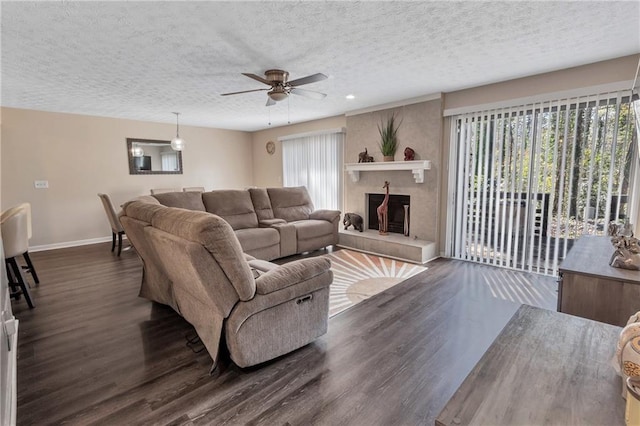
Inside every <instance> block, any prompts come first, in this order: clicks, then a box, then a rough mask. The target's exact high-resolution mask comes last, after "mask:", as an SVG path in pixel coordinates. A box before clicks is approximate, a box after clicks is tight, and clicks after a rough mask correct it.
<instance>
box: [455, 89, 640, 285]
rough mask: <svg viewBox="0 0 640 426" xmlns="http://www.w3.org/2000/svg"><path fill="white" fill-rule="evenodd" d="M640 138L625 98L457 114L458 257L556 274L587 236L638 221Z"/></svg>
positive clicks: (456, 233) (456, 253)
mask: <svg viewBox="0 0 640 426" xmlns="http://www.w3.org/2000/svg"><path fill="white" fill-rule="evenodd" d="M636 138H637V136H636V132H635V125H634V114H633V112H632V108H631V107H630V102H629V97H628V96H622V95H618V94H616V95H613V96H605V97H592V98H578V99H571V100H562V101H552V102H546V103H540V104H533V105H527V106H522V107H518V108H506V109H496V110H490V111H481V112H477V113H472V114H465V115H460V116H457V117H455V119H454V120H453V128H452V144H453V145H454V147H453V151H454V157H453V158H455V159H456V161H457V164H456V165H455V166H456V168H457V173H456V178H455V185H456V190H455V195H454V197H455V206H456V208H455V218H454V219H453V226H452V228H453V229H452V230H453V235H452V238H451V249H452V254H453V257H455V258H459V259H466V260H472V261H477V262H481V263H489V264H494V265H498V266H505V267H509V268H514V269H521V270H527V271H533V272H540V273H545V274H555V273H556V271H557V269H558V264H559V262H560V260H561V259H563V258H564V257H565V256H566V253H567V251H568V250H569V248H570V247H571V245H572V244H573V242H574V240H575V239H576V238H578V237H579V236H580V235H583V234H605V233H606V230H607V226H608V224H609V222H611V221H619V222H624V221H626V220H628V219H629V214H630V208H631V203H630V201H631V200H630V197H631V196H632V195H633V191H632V189H633V188H631V186H632V182H633V180H632V179H631V177H632V175H633V173H636V172H637V171H636V170H635V169H636V168H637V154H636V153H635V150H636V149H637V142H636ZM639 189H640V188H639Z"/></svg>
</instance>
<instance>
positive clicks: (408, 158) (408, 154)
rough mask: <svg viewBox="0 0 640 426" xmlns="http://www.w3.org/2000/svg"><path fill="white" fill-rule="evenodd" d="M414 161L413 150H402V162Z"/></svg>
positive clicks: (414, 154)
mask: <svg viewBox="0 0 640 426" xmlns="http://www.w3.org/2000/svg"><path fill="white" fill-rule="evenodd" d="M415 159H416V152H415V151H414V150H413V148H409V147H406V148H405V149H404V161H413V160H415Z"/></svg>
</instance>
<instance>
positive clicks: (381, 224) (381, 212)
mask: <svg viewBox="0 0 640 426" xmlns="http://www.w3.org/2000/svg"><path fill="white" fill-rule="evenodd" d="M382 188H383V189H386V190H387V193H386V194H385V195H384V200H382V204H380V205H379V206H378V208H377V209H376V212H377V213H378V232H379V233H380V235H387V230H388V228H389V217H388V215H387V213H389V182H388V181H386V180H385V181H384V186H383V187H382Z"/></svg>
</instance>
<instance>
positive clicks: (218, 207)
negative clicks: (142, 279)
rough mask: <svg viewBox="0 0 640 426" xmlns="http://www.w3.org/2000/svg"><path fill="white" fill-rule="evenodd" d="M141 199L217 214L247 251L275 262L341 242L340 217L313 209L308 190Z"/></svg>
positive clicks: (175, 194) (217, 192)
mask: <svg viewBox="0 0 640 426" xmlns="http://www.w3.org/2000/svg"><path fill="white" fill-rule="evenodd" d="M138 200H141V201H145V202H148V203H155V204H162V205H164V206H168V207H180V208H183V209H188V210H196V211H206V212H209V213H213V214H215V215H217V216H219V217H221V218H222V219H224V220H225V221H227V222H228V223H229V225H231V228H232V229H233V231H234V232H235V234H236V237H237V238H238V240H239V241H240V246H241V247H242V250H243V251H244V252H245V253H247V254H249V255H251V256H254V257H256V258H258V259H263V260H273V259H277V258H280V257H285V256H291V255H293V254H298V253H303V252H307V251H312V250H317V249H320V248H323V247H326V246H329V245H333V244H337V243H338V225H339V222H340V212H339V211H337V210H314V207H313V202H312V201H311V198H310V197H309V193H308V192H307V189H306V188H305V187H303V186H301V187H295V188H250V189H248V190H215V191H210V192H202V193H201V192H169V193H163V194H155V195H148V196H143V197H139V198H138Z"/></svg>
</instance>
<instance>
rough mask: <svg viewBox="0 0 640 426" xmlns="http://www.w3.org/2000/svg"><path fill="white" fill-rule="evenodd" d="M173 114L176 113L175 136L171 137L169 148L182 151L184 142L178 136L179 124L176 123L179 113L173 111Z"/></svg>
mask: <svg viewBox="0 0 640 426" xmlns="http://www.w3.org/2000/svg"><path fill="white" fill-rule="evenodd" d="M173 114H175V115H176V137H175V138H173V139H171V148H173V150H174V151H182V150H183V149H184V145H185V144H184V140H182V138H180V124H179V123H178V116H179V115H180V113H179V112H174V113H173Z"/></svg>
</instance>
